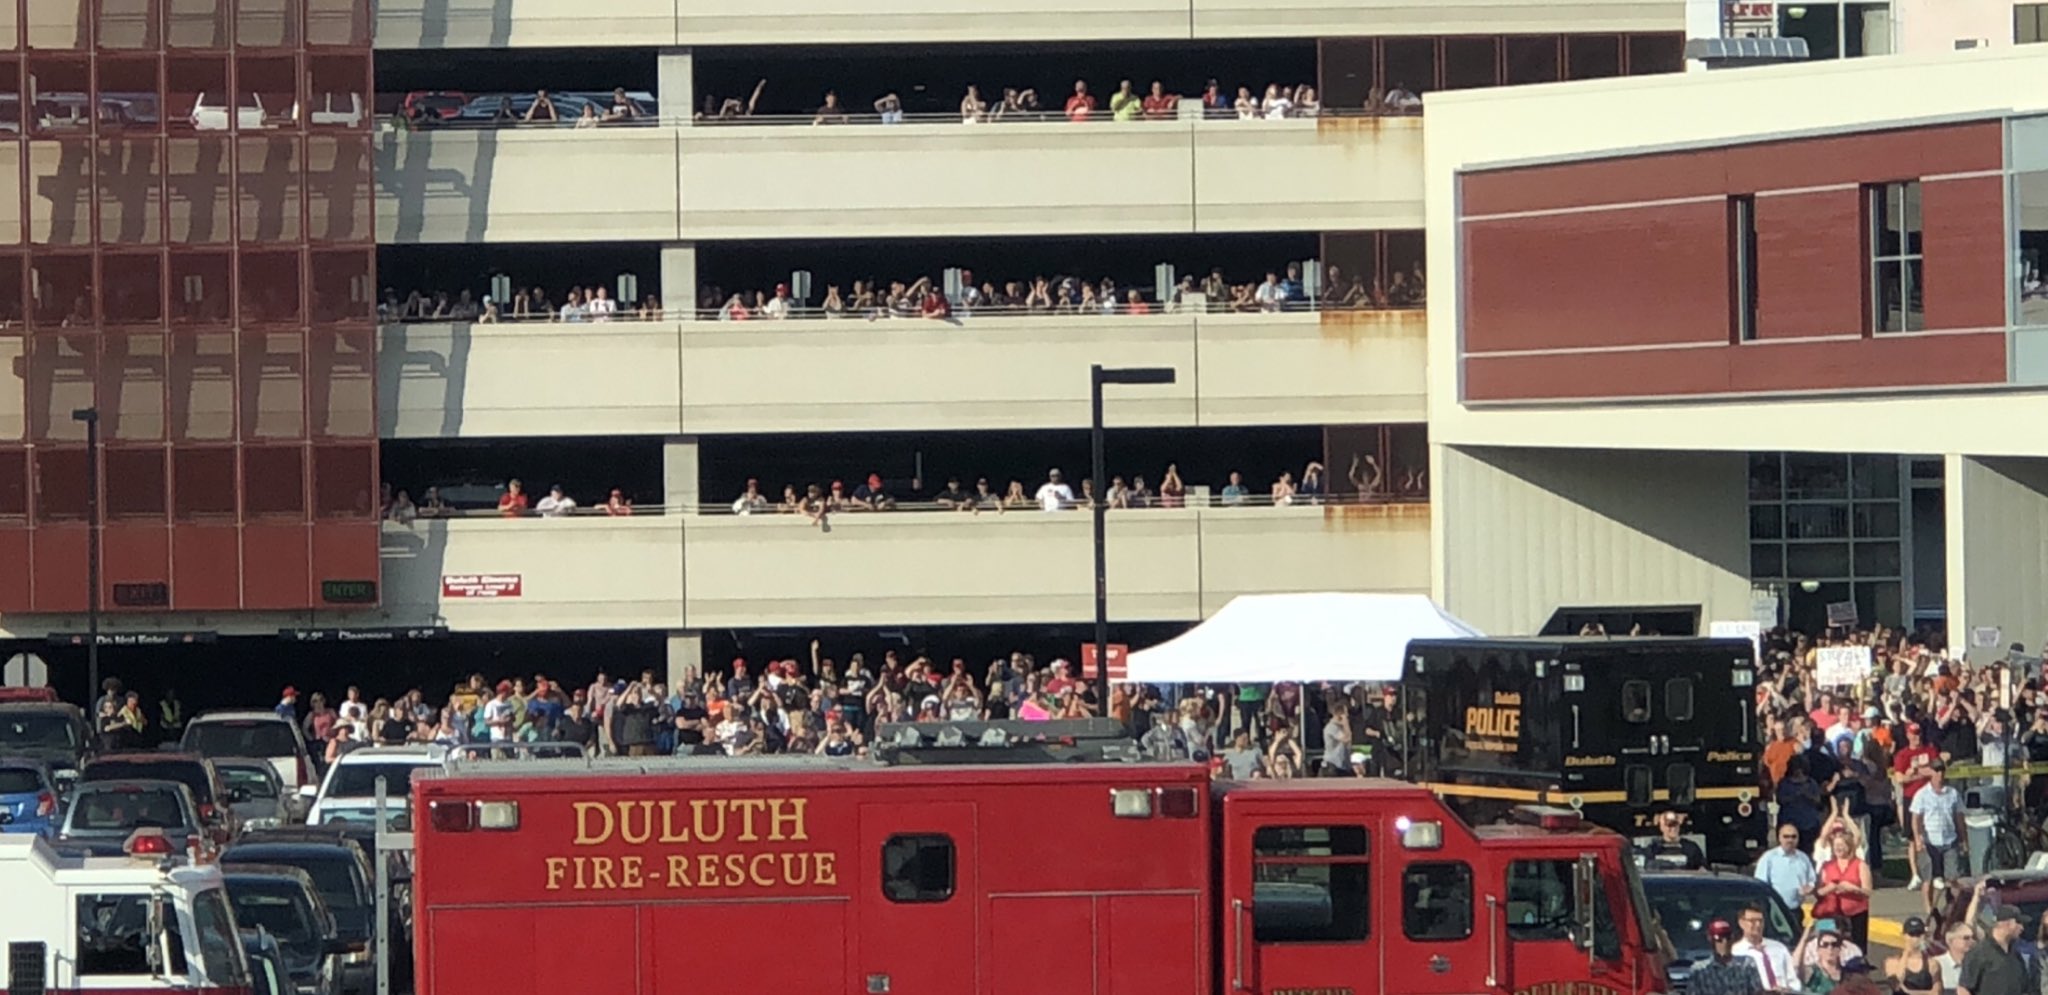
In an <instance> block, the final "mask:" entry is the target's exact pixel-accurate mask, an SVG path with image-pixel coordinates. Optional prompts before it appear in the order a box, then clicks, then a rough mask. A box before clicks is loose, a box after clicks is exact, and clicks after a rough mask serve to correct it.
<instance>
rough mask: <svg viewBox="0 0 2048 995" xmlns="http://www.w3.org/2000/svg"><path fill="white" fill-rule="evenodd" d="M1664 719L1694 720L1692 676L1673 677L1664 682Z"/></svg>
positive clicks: (1673, 720)
mask: <svg viewBox="0 0 2048 995" xmlns="http://www.w3.org/2000/svg"><path fill="white" fill-rule="evenodd" d="M1664 720H1665V721H1666V722H1691V721H1692V678H1690V677H1673V678H1672V679H1670V680H1668V681H1665V682H1664Z"/></svg>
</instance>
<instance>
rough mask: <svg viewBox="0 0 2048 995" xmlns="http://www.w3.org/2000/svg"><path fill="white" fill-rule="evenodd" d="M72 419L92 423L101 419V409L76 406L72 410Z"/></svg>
mask: <svg viewBox="0 0 2048 995" xmlns="http://www.w3.org/2000/svg"><path fill="white" fill-rule="evenodd" d="M71 420H72V421H77V422H85V423H86V424H88V425H90V424H92V423H93V422H96V421H99V420H100V409H98V408H74V409H72V411H71Z"/></svg>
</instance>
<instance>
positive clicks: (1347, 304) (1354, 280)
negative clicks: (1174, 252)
mask: <svg viewBox="0 0 2048 995" xmlns="http://www.w3.org/2000/svg"><path fill="white" fill-rule="evenodd" d="M1311 275H1314V274H1311ZM848 288H850V289H848ZM1157 298H1158V295H1157V293H1156V292H1153V291H1147V290H1145V289H1143V288H1139V287H1123V288H1119V287H1118V286H1117V284H1116V281H1115V280H1113V279H1110V278H1108V277H1104V278H1102V279H1100V280H1094V281H1091V280H1088V279H1084V278H1081V277H1076V276H1066V275H1054V276H1050V277H1048V276H1044V275H1039V276H1035V277H1033V278H1031V279H1030V280H1028V281H1026V280H1005V281H1002V282H1000V283H998V282H996V281H993V280H983V281H979V282H977V281H976V279H975V275H974V271H973V270H962V271H961V274H960V282H959V286H958V289H957V290H948V289H947V287H946V284H945V281H944V280H942V279H934V278H932V277H918V278H916V279H915V280H912V281H909V282H905V281H902V280H890V281H882V280H876V279H854V280H851V281H847V282H845V283H841V282H831V283H827V284H826V285H825V293H824V297H823V299H822V300H821V301H820V302H819V303H818V304H817V305H816V306H812V305H811V304H810V303H809V302H808V301H806V300H801V299H798V298H797V297H796V296H795V295H794V293H793V291H792V290H791V288H790V285H789V284H787V283H779V284H777V285H776V286H775V288H774V289H773V290H772V291H771V290H754V291H745V290H742V291H735V292H732V293H727V292H726V290H725V289H724V288H722V287H718V286H716V285H707V286H706V287H705V288H704V289H703V291H702V292H701V294H700V297H699V304H700V308H699V313H700V315H701V316H704V317H715V318H716V319H717V320H720V321H749V320H781V319H789V318H820V317H821V318H866V319H868V320H870V321H872V320H875V319H879V318H936V319H957V318H965V317H969V316H972V315H974V314H977V313H996V314H1016V313H1022V314H1066V315H1143V314H1155V313H1165V314H1176V313H1181V312H1184V311H1207V312H1218V311H1233V312H1262V311H1264V312H1272V311H1308V310H1365V309H1374V308H1406V307H1420V306H1422V305H1423V304H1424V303H1425V298H1424V280H1423V274H1422V262H1421V260H1419V259H1418V260H1416V261H1415V262H1414V264H1413V265H1412V266H1410V267H1409V268H1408V269H1407V270H1400V269H1396V270H1394V271H1393V272H1392V273H1391V274H1390V275H1389V277H1388V278H1387V279H1385V280H1382V279H1380V278H1379V277H1373V278H1372V279H1371V280H1370V281H1368V280H1367V278H1366V277H1365V276H1363V275H1361V274H1358V273H1345V272H1344V271H1343V270H1342V268H1340V267H1338V266H1336V265H1329V266H1325V267H1324V268H1323V272H1322V274H1321V280H1320V282H1319V286H1317V287H1314V288H1311V287H1310V286H1309V284H1308V283H1307V282H1306V281H1304V279H1303V275H1302V267H1301V264H1300V263H1288V264H1286V265H1285V266H1282V267H1277V268H1273V269H1268V270H1266V271H1265V278H1264V279H1263V280H1260V281H1255V282H1254V281H1232V280H1229V279H1227V278H1225V276H1224V274H1223V269H1222V267H1212V268H1211V269H1210V270H1209V275H1208V276H1205V277H1200V278H1197V277H1195V276H1194V275H1192V274H1189V275H1186V276H1182V277H1181V278H1180V281H1179V283H1178V284H1177V285H1175V286H1174V288H1173V290H1172V291H1171V293H1169V294H1168V295H1167V297H1166V298H1165V299H1164V300H1159V299H1157Z"/></svg>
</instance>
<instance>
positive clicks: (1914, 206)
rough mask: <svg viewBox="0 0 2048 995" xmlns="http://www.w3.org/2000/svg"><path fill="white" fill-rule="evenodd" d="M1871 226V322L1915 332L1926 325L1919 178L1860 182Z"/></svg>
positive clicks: (1883, 329) (1877, 329) (1884, 328)
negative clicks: (1922, 280)
mask: <svg viewBox="0 0 2048 995" xmlns="http://www.w3.org/2000/svg"><path fill="white" fill-rule="evenodd" d="M1864 212H1865V215H1866V220H1867V223H1868V226H1869V230H1870V235H1869V237H1870V306H1871V315H1870V328H1871V331H1874V332H1900V331H1905V332H1914V331H1919V330H1921V329H1923V328H1925V327H1927V313H1926V308H1925V306H1924V302H1923V300H1922V293H1921V291H1922V286H1921V279H1920V264H1921V254H1920V253H1921V249H1920V183H1919V182H1918V181H1917V180H1915V181H1907V182H1902V183H1881V184H1874V185H1872V186H1869V187H1865V188H1864Z"/></svg>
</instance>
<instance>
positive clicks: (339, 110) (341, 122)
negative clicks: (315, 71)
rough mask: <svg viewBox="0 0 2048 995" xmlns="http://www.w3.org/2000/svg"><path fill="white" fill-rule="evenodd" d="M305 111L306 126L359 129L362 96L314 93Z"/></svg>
mask: <svg viewBox="0 0 2048 995" xmlns="http://www.w3.org/2000/svg"><path fill="white" fill-rule="evenodd" d="M305 110H306V114H307V116H306V123H307V124H311V125H314V126H317V127H328V128H336V127H340V128H355V127H360V126H361V125H362V123H363V95H362V94H360V93H336V92H333V91H328V92H325V93H315V94H313V98H312V101H311V102H310V103H309V104H308V105H307V106H306V108H305ZM293 116H294V117H297V115H293Z"/></svg>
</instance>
